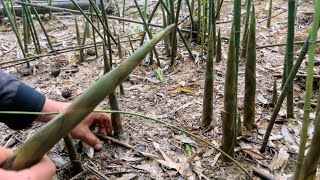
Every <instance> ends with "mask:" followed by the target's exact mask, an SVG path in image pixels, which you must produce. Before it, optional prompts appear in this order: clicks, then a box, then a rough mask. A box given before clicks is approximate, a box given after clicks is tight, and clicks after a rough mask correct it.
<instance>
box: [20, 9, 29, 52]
mask: <svg viewBox="0 0 320 180" xmlns="http://www.w3.org/2000/svg"><path fill="white" fill-rule="evenodd" d="M23 8H24V7H23ZM26 16H27V15H26V13H25V11H22V25H23V27H22V29H23V44H24V51H25V53H26V54H27V55H28V53H29V47H28V44H29V24H28V21H27V17H26Z"/></svg>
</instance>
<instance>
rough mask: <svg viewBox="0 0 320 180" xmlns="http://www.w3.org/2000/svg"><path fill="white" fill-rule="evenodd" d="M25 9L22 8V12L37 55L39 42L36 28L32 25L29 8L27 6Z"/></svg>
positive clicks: (39, 48)
mask: <svg viewBox="0 0 320 180" xmlns="http://www.w3.org/2000/svg"><path fill="white" fill-rule="evenodd" d="M24 1H26V0H24ZM25 7H26V8H24V9H23V11H25V13H26V18H27V22H28V24H29V27H30V32H31V36H32V39H33V43H34V47H35V49H36V52H37V54H41V46H40V41H39V38H38V33H37V29H36V26H35V24H34V21H33V18H32V14H31V11H30V9H29V7H27V6H25Z"/></svg>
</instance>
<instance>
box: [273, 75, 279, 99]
mask: <svg viewBox="0 0 320 180" xmlns="http://www.w3.org/2000/svg"><path fill="white" fill-rule="evenodd" d="M277 99H278V91H277V79H274V81H273V90H272V104H273V105H275V104H276V103H277Z"/></svg>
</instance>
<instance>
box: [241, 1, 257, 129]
mask: <svg viewBox="0 0 320 180" xmlns="http://www.w3.org/2000/svg"><path fill="white" fill-rule="evenodd" d="M247 53H248V54H247V59H246V62H245V63H246V64H245V67H246V68H245V90H244V92H245V93H244V101H243V102H244V105H243V124H244V126H245V127H246V128H247V129H248V130H252V129H253V126H254V119H255V100H256V18H255V9H254V5H253V6H252V13H251V22H250V29H249V34H248V43H247Z"/></svg>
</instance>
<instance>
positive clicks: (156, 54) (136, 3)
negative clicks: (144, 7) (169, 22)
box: [134, 0, 161, 67]
mask: <svg viewBox="0 0 320 180" xmlns="http://www.w3.org/2000/svg"><path fill="white" fill-rule="evenodd" d="M134 3H135V5H136V8H137V10H138V12H139V14H140V18H141V19H142V21H143V27H144V30H145V31H146V32H147V33H148V36H149V38H150V39H152V38H153V37H152V34H151V32H150V30H149V28H148V24H147V22H146V19H145V18H144V16H143V14H142V11H141V9H140V7H139V4H138V2H137V0H134ZM153 52H154V54H155V56H156V59H157V64H158V66H159V67H160V66H161V64H160V59H159V55H158V52H157V50H156V49H154V50H153ZM152 62H153V60H152V59H151V60H150V63H151V64H152Z"/></svg>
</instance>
